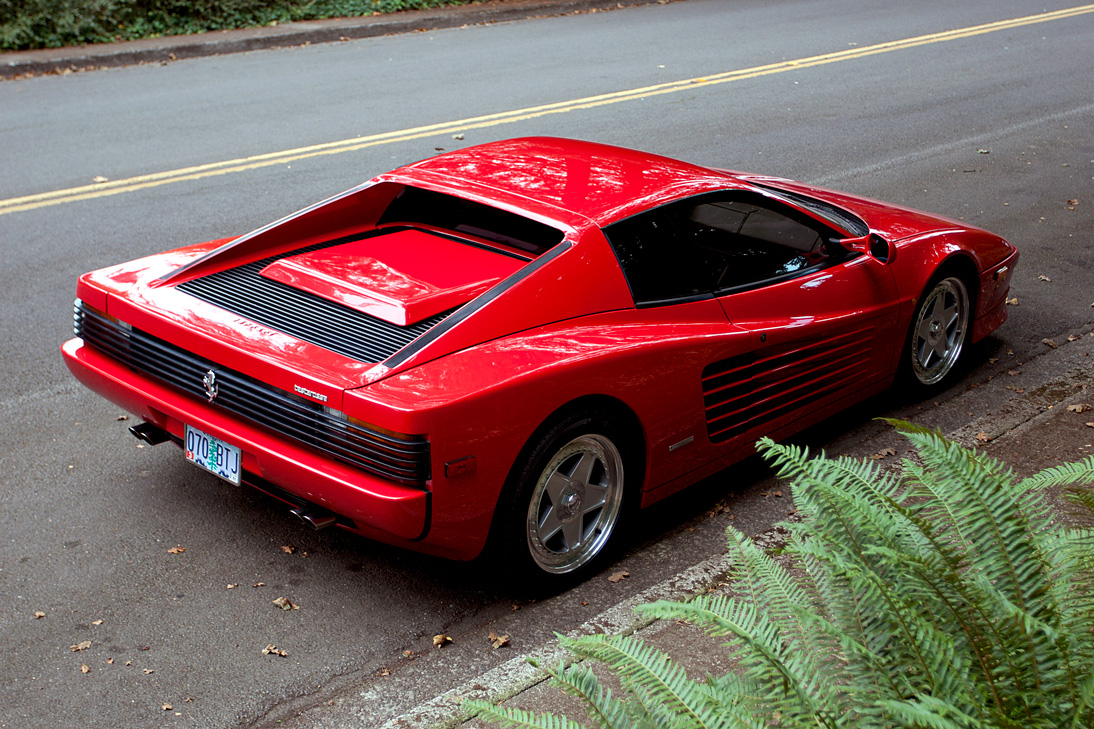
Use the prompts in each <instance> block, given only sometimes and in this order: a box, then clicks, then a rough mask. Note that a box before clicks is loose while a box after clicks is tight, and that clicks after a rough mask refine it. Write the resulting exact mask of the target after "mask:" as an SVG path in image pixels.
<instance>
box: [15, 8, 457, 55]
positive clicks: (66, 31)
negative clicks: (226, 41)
mask: <svg viewBox="0 0 1094 729" xmlns="http://www.w3.org/2000/svg"><path fill="white" fill-rule="evenodd" d="M468 2H471V0H276V1H275V2H264V1H263V0H205V2H182V1H181V0H0V50H5V51H10V50H25V49H28V48H57V47H60V46H67V45H75V44H82V43H109V42H111V41H115V40H134V39H137V38H149V37H156V36H162V35H177V34H185V33H203V32H205V31H210V30H225V29H229V28H244V27H249V26H258V25H269V24H271V23H275V22H277V23H284V22H289V21H294V20H315V19H318V18H338V17H355V16H361V15H372V14H374V13H393V12H396V11H399V10H414V9H420V8H431V7H437V6H440V5H463V4H466V3H468Z"/></svg>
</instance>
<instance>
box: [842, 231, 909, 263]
mask: <svg viewBox="0 0 1094 729" xmlns="http://www.w3.org/2000/svg"><path fill="white" fill-rule="evenodd" d="M832 242H833V243H835V244H836V245H839V246H841V247H843V248H844V249H845V250H848V251H850V252H851V253H865V254H866V255H868V256H873V257H874V258H876V259H877V260H879V261H881V262H882V263H892V262H893V260H894V259H895V258H896V246H894V245H892V244H891V243H889V241H887V240H885V239H884V238H882V237H881V236H880V235H877V234H876V233H870V234H869V235H864V236H862V237H861V238H836V239H834V240H833V241H832Z"/></svg>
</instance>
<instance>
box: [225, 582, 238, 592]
mask: <svg viewBox="0 0 1094 729" xmlns="http://www.w3.org/2000/svg"><path fill="white" fill-rule="evenodd" d="M237 587H239V583H238V582H233V583H232V584H230V585H225V586H224V589H225V590H234V589H236V588H237Z"/></svg>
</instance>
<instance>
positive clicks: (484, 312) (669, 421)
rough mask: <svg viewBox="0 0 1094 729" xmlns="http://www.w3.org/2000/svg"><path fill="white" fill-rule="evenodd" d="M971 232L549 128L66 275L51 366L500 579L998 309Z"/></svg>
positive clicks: (942, 367) (167, 428) (923, 373)
mask: <svg viewBox="0 0 1094 729" xmlns="http://www.w3.org/2000/svg"><path fill="white" fill-rule="evenodd" d="M1017 260H1018V252H1017V251H1016V250H1015V248H1014V246H1012V245H1011V244H1009V243H1008V242H1007V241H1005V240H1003V239H1002V238H1000V237H999V236H996V235H993V234H991V233H988V232H986V231H984V230H979V229H977V228H974V227H971V226H968V225H965V224H963V223H959V222H956V221H953V220H948V219H945V218H940V217H937V216H933V215H928V214H926V213H922V212H918V211H915V210H910V209H907V208H902V207H897V206H894V205H888V204H885V203H881V202H877V201H874V200H869V199H866V198H862V197H857V196H854V195H849V194H845V193H840V192H833V191H831V190H824V189H819V188H815V187H811V186H809V185H806V184H803V183H800V182H792V181H790V180H785V179H780V178H775V177H764V176H759V175H749V174H742V173H739V172H730V171H725V170H718V169H709V168H704V167H698V166H695V165H691V164H687V163H684V162H678V161H675V160H671V159H667V158H664V157H659V156H655V155H651V154H645V153H641V152H635V151H630V150H626V149H621V148H617V147H609V146H604V145H600V144H592V143H588V142H580V141H571V140H564V139H549V138H531V139H515V140H510V141H504V142H497V143H492V144H485V145H482V146H478V147H471V148H468V149H464V150H461V151H457V152H451V153H448V154H443V155H439V156H437V157H433V158H431V159H427V160H424V161H421V162H417V163H415V164H411V165H408V166H406V167H401V168H399V169H397V170H395V171H393V172H389V173H387V174H384V175H380V176H379V177H376V178H375V179H373V180H371V181H369V182H367V183H365V184H364V185H362V186H360V187H356V188H354V189H352V190H349V191H348V192H345V193H343V194H341V195H337V196H335V197H333V198H331V199H329V200H326V201H324V202H322V203H319V204H316V205H313V206H312V207H309V208H305V209H304V210H302V211H300V212H298V213H295V214H293V215H290V216H288V217H286V218H284V219H282V220H280V221H278V222H276V223H273V224H271V225H268V226H266V227H263V228H260V229H258V230H256V231H254V232H252V233H249V234H247V235H244V236H242V237H239V238H234V239H223V240H217V241H211V242H208V243H201V244H199V245H193V246H189V247H186V248H181V249H178V250H175V251H170V252H167V253H161V254H157V255H153V256H149V257H147V258H142V259H140V260H137V261H133V262H130V263H125V264H122V265H119V266H114V267H111V268H106V269H102V270H99V271H94V272H92V273H88V274H86V275H84V276H82V277H81V278H80V280H79V283H78V285H77V296H78V297H79V298H78V299H77V300H76V314H75V322H76V338H75V339H72V340H70V341H69V342H67V343H65V344H64V346H63V353H64V357H65V361H66V362H67V364H68V366H69V368H70V369H71V370H72V372H73V374H75V375H76V377H77V378H78V379H79V380H80V381H81V382H83V383H84V384H85V385H87V386H88V387H89V388H91V389H92V390H94V391H96V392H97V393H99V394H101V395H103V396H104V397H106V398H108V399H110V400H111V401H113V402H115V403H117V404H118V405H120V406H122V407H123V408H125V409H127V410H129V411H130V412H132V413H135V414H137V415H139V416H140V418H141V420H142V421H143V422H142V423H141V424H140V425H137V426H135V427H134V428H132V430H133V432H134V434H135V435H137V436H138V437H140V438H143V439H144V440H146V441H148V442H150V443H159V442H163V441H167V440H171V441H173V442H174V443H176V444H177V445H180V446H181V447H182V448H183V450H184V453H185V457H186V458H187V459H189V460H191V461H193V462H194V463H195V464H197V465H198V466H201V467H202V468H205V469H207V470H209V471H211V472H213V473H215V474H217V475H218V476H220V477H222V478H224V479H227V480H229V481H231V482H232V483H235V484H240V483H246V484H249V485H252V486H255V487H257V488H259V489H261V490H263V491H266V492H268V493H270V494H272V495H274V496H276V497H278V498H280V499H282V500H284V501H285V502H287V503H288V504H289V505H291V506H292V508H293V509H292V510H293V513H294V514H296V515H297V516H298V517H300V518H301V519H302V520H304V521H305V522H307V523H309V524H311V525H312V526H315V527H324V526H329V525H337V526H339V527H341V528H344V529H348V530H350V531H353V532H357V533H359V534H362V535H365V536H367V537H371V538H373V539H378V540H381V541H384V542H388V543H391V544H397V545H402V546H405V547H408V548H411V549H416V550H420V551H423V552H428V553H431V554H436V555H443V556H446V557H451V558H455V559H471V558H474V557H476V556H477V555H479V554H480V553H481V552H482V551H483V550H484V548H485V547H487V546H488V545H490V546H491V547H493V548H496V549H497V551H498V553H499V554H501V555H503V556H504V558H505V559H507V560H509V561H510V562H511V565H512V567H514V568H516V569H517V570H518V571H519V572H521V573H523V574H524V575H526V576H527V575H531V576H533V577H534V576H536V575H539V576H542V577H545V578H550V577H552V576H553V577H556V578H557V577H558V576H563V575H573V574H575V573H578V572H579V571H580V572H585V571H587V570H589V569H591V568H592V567H593V566H594V565H595V564H596V562H597V560H596V558H597V557H598V556H602V555H603V554H604V553H605V548H606V547H607V546H608V544H609V542H610V541H618V536H619V532H620V530H621V529H622V528H623V527H625V526H626V524H627V521H628V519H630V518H631V516H632V515H633V512H634V510H636V509H638V508H641V507H647V506H650V505H651V504H654V503H656V502H657V501H658V500H660V499H662V498H664V497H666V496H668V495H669V494H672V493H674V492H676V491H678V490H680V489H681V488H683V487H685V486H688V485H689V484H692V483H695V482H696V481H698V480H699V479H701V478H703V477H705V476H708V475H710V474H711V473H713V472H715V471H717V470H718V469H721V468H724V467H726V466H727V465H729V464H731V463H733V462H734V461H737V460H740V459H742V458H743V457H745V456H746V455H748V454H749V453H751V452H752V447H753V443H754V442H755V441H756V439H757V438H758V437H760V436H763V435H768V436H771V437H773V438H776V439H778V438H784V437H786V436H788V435H790V434H792V433H794V432H796V431H799V430H801V429H802V428H804V427H806V426H808V425H810V424H812V423H815V422H817V421H818V420H820V419H821V418H824V417H825V416H828V415H830V414H832V413H834V412H836V411H838V410H840V409H842V408H846V407H847V406H849V405H851V404H852V403H854V402H857V401H859V400H862V399H863V398H866V397H868V396H870V395H871V394H874V393H877V392H879V391H880V390H883V389H884V388H886V387H889V386H890V385H891V384H892V383H893V382H894V379H902V380H903V381H905V382H907V383H909V384H910V385H912V386H915V387H921V388H933V387H940V386H944V385H945V384H946V383H947V382H948V380H949V379H950V378H951V375H952V374H953V373H954V370H955V366H956V365H957V363H958V360H959V357H960V356H961V355H962V353H963V352H965V351H966V350H967V348H968V345H969V344H970V343H971V342H975V341H976V340H978V339H981V338H982V337H984V336H985V335H987V334H988V333H990V332H991V331H993V330H994V329H995V328H996V327H998V326H999V325H1000V324H1002V323H1003V321H1004V320H1005V319H1006V306H1005V303H1006V295H1007V290H1008V286H1009V281H1010V275H1011V272H1012V271H1013V270H1014V266H1015V263H1016V262H1017Z"/></svg>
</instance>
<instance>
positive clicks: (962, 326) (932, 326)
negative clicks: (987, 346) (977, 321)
mask: <svg viewBox="0 0 1094 729" xmlns="http://www.w3.org/2000/svg"><path fill="white" fill-rule="evenodd" d="M969 310H970V306H969V293H968V289H967V288H966V287H965V283H964V282H963V281H962V280H961V279H960V278H958V277H956V276H947V277H945V278H941V279H936V280H934V281H932V283H931V284H929V285H928V286H927V289H926V293H925V294H924V295H923V298H922V299H921V300H920V302H919V307H918V308H917V309H916V313H915V317H914V318H913V319H912V327H911V331H910V332H909V334H908V343H907V347H906V351H905V353H904V363H905V366H906V367H907V369H908V372H909V373H910V375H911V377H912V378H913V384H916V385H918V386H919V387H921V388H932V389H933V388H940V387H942V386H943V385H944V384H947V380H949V379H950V375H951V374H952V373H953V372H954V370H955V369H956V367H957V364H958V362H959V360H960V358H961V353H962V352H963V351H964V349H965V344H966V340H967V339H968V335H969V329H970V327H969Z"/></svg>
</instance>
